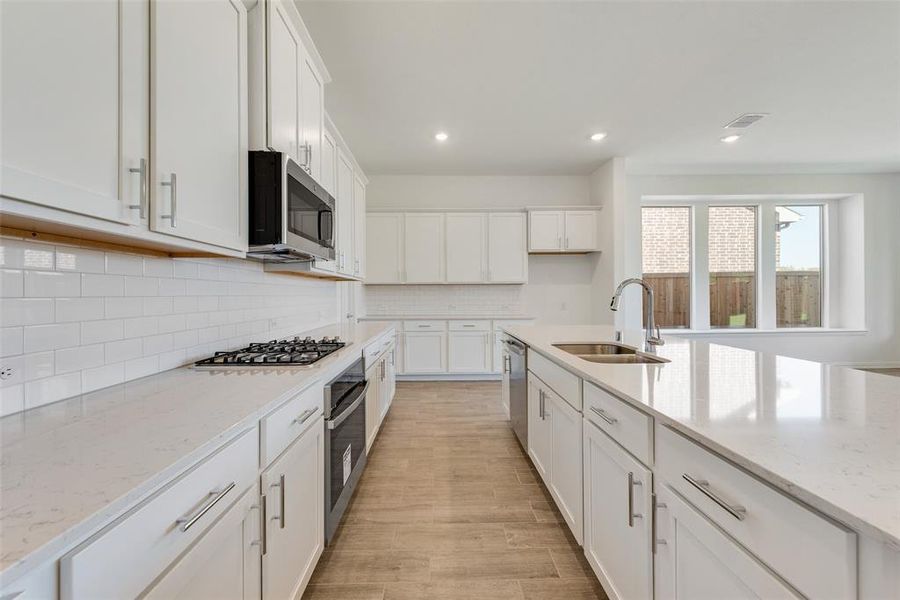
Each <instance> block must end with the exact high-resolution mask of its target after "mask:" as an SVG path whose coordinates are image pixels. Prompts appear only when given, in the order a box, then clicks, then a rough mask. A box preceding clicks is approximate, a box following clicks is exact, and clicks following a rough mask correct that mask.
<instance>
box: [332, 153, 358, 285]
mask: <svg viewBox="0 0 900 600" xmlns="http://www.w3.org/2000/svg"><path fill="white" fill-rule="evenodd" d="M336 174H337V195H336V200H337V219H336V220H337V238H336V244H335V258H336V261H337V270H338V271H340V272H341V273H344V274H347V275H352V274H353V258H354V256H353V241H354V240H353V230H354V227H353V219H354V218H355V213H354V210H353V163H352V162H351V161H350V158H349V157H348V156H347V155H346V154H344V151H343V150H342V149H341V148H338V153H337V171H336Z"/></svg>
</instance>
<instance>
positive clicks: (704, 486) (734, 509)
mask: <svg viewBox="0 0 900 600" xmlns="http://www.w3.org/2000/svg"><path fill="white" fill-rule="evenodd" d="M682 477H683V478H684V480H685V481H687V482H688V483H689V484H691V485H692V486H694V487H695V488H697V489H698V490H699V491H700V493H701V494H703V495H704V496H706V497H707V498H709V499H710V500H712V501H713V502H715V503H716V504H718V505H719V506H720V507H721V508H722V509H723V510H725V512H727V513H728V514H729V515H731V516H732V517H734V518H735V519H737V520H738V521H743V520H744V517H746V516H747V509H746V508H744V507H743V506H739V505H732V504H728V503H727V502H726V501H725V500H723V499H722V498H721V497H719V495H718V494H716V493H715V492H713V491H712V490H711V489H710V487H709V482H708V481H706V480H705V479H694V478H693V477H691V476H690V475H688V474H687V473H685V474H683V475H682Z"/></svg>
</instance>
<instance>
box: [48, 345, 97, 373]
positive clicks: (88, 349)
mask: <svg viewBox="0 0 900 600" xmlns="http://www.w3.org/2000/svg"><path fill="white" fill-rule="evenodd" d="M55 359H56V374H57V375H60V374H62V373H71V372H72V371H81V370H84V369H90V368H91V367H99V366H100V365H102V364H103V363H105V362H106V357H105V354H104V351H103V344H92V345H90V346H79V347H77V348H64V349H63V350H57V351H56V354H55Z"/></svg>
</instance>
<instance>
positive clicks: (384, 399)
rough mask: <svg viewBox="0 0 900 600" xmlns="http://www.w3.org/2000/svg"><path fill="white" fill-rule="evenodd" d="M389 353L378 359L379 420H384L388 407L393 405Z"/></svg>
mask: <svg viewBox="0 0 900 600" xmlns="http://www.w3.org/2000/svg"><path fill="white" fill-rule="evenodd" d="M388 354H389V353H385V354H384V355H383V356H382V357H381V360H379V361H378V365H379V371H378V422H379V423H381V422H383V421H384V418H385V417H386V416H387V412H388V409H389V408H390V407H391V383H390V381H389V380H388V377H389V374H388Z"/></svg>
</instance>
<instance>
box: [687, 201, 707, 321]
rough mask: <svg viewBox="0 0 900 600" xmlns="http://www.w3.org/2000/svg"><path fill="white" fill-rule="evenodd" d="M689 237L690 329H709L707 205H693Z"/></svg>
mask: <svg viewBox="0 0 900 600" xmlns="http://www.w3.org/2000/svg"><path fill="white" fill-rule="evenodd" d="M691 221H692V222H693V231H692V235H691V257H692V263H691V328H692V329H701V330H706V329H709V204H707V203H705V202H703V203H700V202H698V203H697V204H695V205H694V218H693V219H691Z"/></svg>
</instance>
